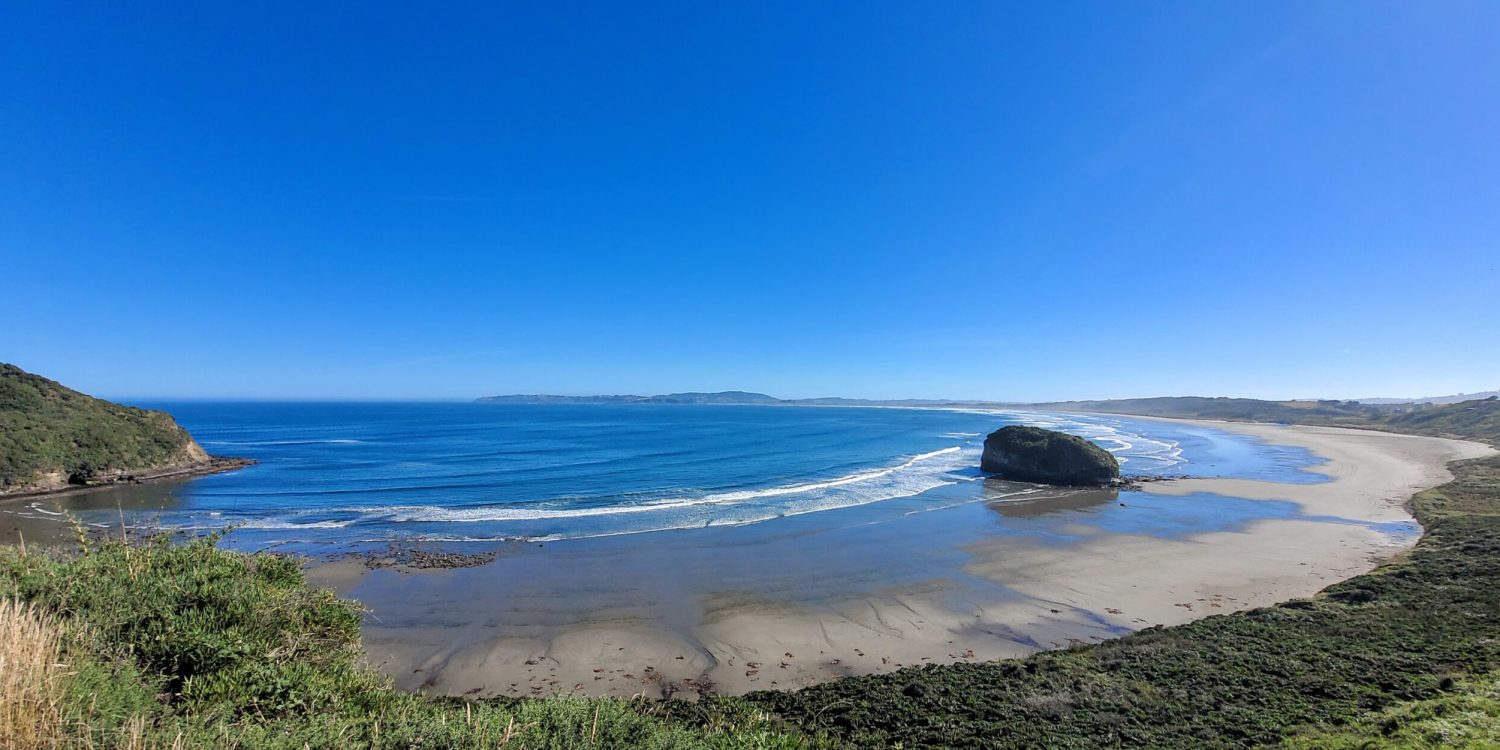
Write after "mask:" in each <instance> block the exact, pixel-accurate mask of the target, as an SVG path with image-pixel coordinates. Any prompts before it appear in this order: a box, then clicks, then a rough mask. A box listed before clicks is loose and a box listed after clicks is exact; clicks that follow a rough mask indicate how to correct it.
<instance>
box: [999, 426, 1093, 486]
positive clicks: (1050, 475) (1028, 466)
mask: <svg viewBox="0 0 1500 750" xmlns="http://www.w3.org/2000/svg"><path fill="white" fill-rule="evenodd" d="M979 468H980V469H982V470H984V471H988V472H992V473H995V474H999V475H1000V476H1002V477H1004V478H1006V479H1014V480H1016V481H1020V482H1038V483H1041V484H1061V485H1068V486H1076V487H1082V486H1089V485H1101V484H1108V483H1109V482H1111V481H1114V480H1116V479H1119V478H1120V462H1119V461H1117V460H1115V457H1114V455H1112V454H1111V453H1110V452H1109V451H1107V450H1104V449H1103V448H1100V447H1099V446H1097V445H1094V444H1093V443H1091V442H1089V441H1087V440H1084V439H1083V438H1081V437H1078V436H1076V435H1069V434H1067V433H1065V432H1056V431H1054V430H1044V429H1042V428H1040V427H1025V426H1022V425H1011V426H1010V427H1002V428H1000V429H998V430H996V431H994V432H992V433H990V434H989V436H988V437H986V438H985V439H984V454H983V455H982V456H981V457H980V461H979Z"/></svg>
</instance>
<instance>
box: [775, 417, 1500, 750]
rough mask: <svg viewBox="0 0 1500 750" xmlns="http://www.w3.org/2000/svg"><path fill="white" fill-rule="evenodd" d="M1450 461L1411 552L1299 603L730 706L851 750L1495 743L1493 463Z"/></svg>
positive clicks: (1433, 428) (1421, 513)
mask: <svg viewBox="0 0 1500 750" xmlns="http://www.w3.org/2000/svg"><path fill="white" fill-rule="evenodd" d="M1496 414H1500V403H1497V402H1495V401H1471V402H1466V403H1464V404H1454V405H1452V406H1444V407H1439V408H1435V409H1433V410H1431V411H1428V412H1427V413H1426V416H1425V418H1424V419H1422V420H1421V421H1420V422H1417V423H1406V424H1402V425H1400V426H1401V427H1402V428H1403V429H1406V430H1410V431H1414V432H1416V431H1420V432H1427V433H1429V434H1447V435H1464V436H1469V437H1477V438H1480V439H1485V440H1487V441H1489V442H1491V443H1500V428H1493V429H1492V428H1484V429H1483V430H1479V429H1476V428H1475V427H1474V425H1486V424H1488V425H1496V422H1495V415H1496ZM1370 426H1379V427H1385V428H1389V427H1392V426H1394V425H1388V424H1384V423H1382V424H1379V425H1370ZM1452 469H1453V471H1454V473H1455V477H1456V478H1455V480H1454V481H1453V482H1452V483H1450V484H1447V485H1444V486H1442V487H1439V488H1436V489H1433V490H1429V491H1427V492H1424V493H1421V494H1419V495H1417V496H1416V497H1415V498H1414V500H1413V507H1414V512H1415V514H1416V516H1417V518H1418V519H1419V520H1420V521H1421V522H1422V524H1423V526H1424V527H1425V528H1426V534H1425V535H1424V537H1423V538H1422V540H1421V542H1420V543H1419V544H1418V545H1417V547H1416V549H1415V550H1413V552H1412V553H1411V554H1409V555H1407V556H1406V557H1404V558H1401V559H1399V560H1397V561H1395V562H1392V563H1390V564H1388V565H1385V566H1383V567H1381V568H1379V569H1377V570H1375V571H1373V572H1371V573H1370V574H1367V575H1364V576H1359V577H1357V578H1353V579H1350V580H1348V581H1344V582H1342V583H1339V584H1336V585H1334V586H1331V587H1329V588H1328V589H1325V590H1324V591H1323V592H1322V593H1321V594H1320V595H1319V596H1318V597H1316V598H1315V599H1313V600H1303V601H1293V602H1288V603H1285V604H1282V605H1279V606H1275V607H1266V608H1262V609H1257V610H1252V611H1248V612H1241V613H1236V614H1230V615H1222V616H1216V617H1209V618H1206V619H1203V620H1199V621H1196V622H1192V623H1188V624H1185V625H1181V626H1177V627H1171V628H1152V629H1148V630H1144V631H1141V632H1140V633H1137V634H1134V635H1131V636H1127V637H1125V638H1120V639H1117V640H1114V641H1109V642H1106V643H1101V644H1098V645H1096V646H1092V647H1086V648H1079V649H1073V650H1068V651H1057V652H1048V653H1041V654H1037V655H1035V656H1032V657H1030V658H1027V659H1021V660H1013V661H1003V662H995V663H989V664H951V665H943V666H929V667H925V668H922V669H916V670H903V671H899V672H895V673H890V674H883V675H871V676H867V677H858V678H852V679H848V680H843V681H840V682H834V683H829V684H825V685H818V686H814V687H811V688H807V689H804V690H801V691H798V692H794V693H769V692H762V693H752V694H750V695H748V696H746V699H748V700H750V701H751V702H753V703H755V704H757V705H760V706H763V707H765V708H767V709H769V710H771V711H773V712H774V713H777V714H778V715H780V716H782V717H784V718H786V719H788V720H790V721H793V722H796V723H798V724H800V725H801V726H803V727H804V728H805V729H818V730H825V731H827V732H829V733H830V734H831V735H832V736H834V737H835V738H836V739H841V740H843V741H846V742H848V743H850V744H851V745H853V746H856V747H905V748H917V747H922V748H929V747H934V748H958V747H964V748H969V747H973V748H979V747H984V748H1000V747H1016V748H1022V747H1051V748H1093V747H1108V746H1128V747H1151V748H1239V747H1256V746H1261V745H1277V744H1279V743H1280V742H1281V741H1282V740H1283V738H1284V737H1286V736H1287V734H1288V733H1289V732H1292V731H1293V730H1294V729H1296V728H1297V727H1299V726H1300V727H1303V728H1302V729H1300V730H1297V732H1296V736H1297V739H1296V740H1295V741H1293V744H1292V747H1298V748H1315V747H1328V748H1343V747H1371V748H1378V747H1441V746H1444V745H1441V744H1438V745H1431V744H1428V745H1424V744H1422V743H1423V742H1425V741H1427V740H1426V739H1425V738H1430V737H1432V736H1437V735H1440V734H1441V733H1443V732H1448V731H1452V732H1453V733H1454V734H1453V735H1452V736H1454V737H1456V738H1460V739H1455V740H1454V741H1455V742H1459V741H1461V740H1462V741H1471V740H1468V739H1463V738H1467V737H1477V738H1479V739H1474V740H1472V741H1471V744H1472V746H1474V747H1497V746H1500V745H1497V744H1495V742H1493V741H1492V739H1491V738H1489V737H1488V736H1487V735H1486V734H1485V732H1489V733H1491V734H1493V732H1494V721H1493V716H1494V712H1493V708H1494V692H1493V686H1494V678H1493V676H1492V675H1493V674H1494V672H1495V670H1496V669H1497V668H1500V458H1488V459H1481V460H1476V461H1467V462H1462V463H1458V464H1454V465H1453V466H1452ZM1467 675H1479V676H1481V677H1479V678H1476V681H1475V682H1468V683H1466V682H1464V680H1465V676H1467ZM1483 675H1491V676H1490V677H1482V676H1483ZM1466 685H1467V686H1469V687H1467V688H1466V687H1464V686H1466ZM1455 689H1457V690H1459V691H1460V692H1459V693H1454V692H1453V691H1454V690H1455ZM1465 690H1469V691H1470V692H1469V693H1465V692H1463V691H1465ZM1486 691H1488V692H1486ZM1454 711H1457V712H1458V714H1462V716H1461V717H1459V718H1457V719H1454V717H1455V714H1454V713H1453V712H1454ZM1372 712H1374V713H1373V714H1372ZM1445 717H1446V718H1445ZM1449 719H1453V724H1452V726H1449V724H1446V723H1443V722H1445V721H1448V720H1449ZM1454 727H1458V728H1454ZM1462 732H1468V734H1467V735H1465V734H1462Z"/></svg>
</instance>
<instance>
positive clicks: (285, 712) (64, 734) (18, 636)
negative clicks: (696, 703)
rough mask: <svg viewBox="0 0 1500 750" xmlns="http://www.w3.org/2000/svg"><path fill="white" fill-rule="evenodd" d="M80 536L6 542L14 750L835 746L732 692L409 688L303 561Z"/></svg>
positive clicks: (4, 591) (5, 748)
mask: <svg viewBox="0 0 1500 750" xmlns="http://www.w3.org/2000/svg"><path fill="white" fill-rule="evenodd" d="M81 541H82V544H80V546H79V551H78V552H76V553H72V554H66V555H63V554H56V553H52V552H48V553H39V552H36V551H27V550H21V549H15V548H5V547H0V597H9V598H7V599H5V601H7V602H8V604H7V606H8V607H9V608H10V609H9V610H6V612H7V617H8V619H7V620H6V624H5V628H6V629H5V630H4V631H3V633H0V635H3V636H4V639H5V648H7V649H9V650H8V651H6V652H5V654H6V655H5V657H4V658H5V659H7V660H8V661H6V662H4V664H3V665H0V666H3V669H0V672H3V673H4V674H5V675H6V680H7V681H6V682H5V683H4V685H5V688H4V689H5V690H6V691H7V692H5V693H4V694H3V695H0V698H3V699H4V704H5V705H6V707H7V709H6V710H7V715H6V721H9V722H12V723H11V724H7V725H6V729H5V731H6V732H8V733H9V734H7V735H5V736H0V750H42V749H43V748H45V749H47V750H57V749H59V748H67V749H68V750H72V749H74V748H77V750H183V749H184V748H194V749H195V750H196V749H197V748H220V749H222V750H283V749H284V750H309V749H312V748H340V749H341V750H342V749H343V748H365V749H369V750H376V749H384V748H391V749H392V750H394V749H396V748H433V749H434V750H438V749H450V748H451V749H453V750H461V749H466V748H472V749H473V750H480V748H485V749H491V748H509V749H510V750H520V748H527V750H546V749H549V748H557V749H562V748H569V749H571V748H580V749H581V748H601V749H603V748H657V749H659V750H677V749H678V748H681V749H684V750H687V749H690V748H716V749H717V748H764V749H766V750H794V749H796V748H812V747H818V746H820V745H819V744H818V743H816V742H815V741H814V740H811V739H809V738H807V737H804V736H803V735H801V734H797V733H794V732H793V733H789V732H788V730H787V729H786V728H785V727H784V726H782V725H780V724H778V723H776V722H774V721H772V720H771V719H770V718H769V717H768V715H767V714H766V713H765V712H764V711H762V710H760V709H756V708H753V707H749V706H748V705H745V704H740V703H734V702H725V703H723V704H716V706H715V708H713V709H712V710H710V711H707V712H706V713H705V716H704V721H703V722H701V723H700V724H698V725H696V726H684V725H683V724H681V723H678V722H676V721H673V720H672V719H671V717H666V716H662V715H659V714H658V712H657V708H658V707H659V706H658V704H655V703H651V702H646V701H623V700H615V699H607V698H583V697H576V696H575V697H556V698H547V699H539V700H512V699H496V700H491V701H465V700H458V699H444V698H431V697H427V696H423V695H417V694H412V693H402V692H399V691H397V690H394V689H392V687H391V685H390V681H389V680H388V679H386V678H384V677H382V676H381V675H379V674H377V673H375V672H373V671H371V670H370V669H368V668H367V667H365V666H364V665H363V664H362V663H361V661H360V659H361V650H360V648H359V623H360V616H361V613H360V610H359V608H358V606H357V605H355V604H354V603H352V602H348V601H344V600H341V599H339V598H338V597H336V596H334V595H333V594H332V593H330V592H327V591H322V590H319V589H315V588H313V587H311V586H309V585H307V583H306V582H305V580H304V579H303V577H302V573H301V570H300V569H299V567H298V562H297V561H296V560H293V559H289V558H285V557H279V556H275V555H267V554H257V555H246V554H240V553H235V552H227V551H224V550H221V549H219V548H218V547H217V545H216V539H213V538H208V539H200V540H196V541H191V542H187V543H183V544H174V543H172V542H170V541H169V540H168V539H166V538H158V539H155V540H147V541H133V540H120V539H115V540H106V541H97V540H90V539H87V538H86V537H85V538H84V539H82V540H81ZM17 601H20V602H24V604H17V603H16V602H17ZM12 631H14V632H12ZM10 651H15V652H16V653H15V654H11V653H10ZM60 655H62V656H65V657H66V658H65V659H62V660H65V661H67V662H68V667H66V668H62V667H60V666H58V665H59V663H60V661H61V660H60V658H59V657H60ZM12 661H14V665H13V664H12ZM12 682H13V683H14V684H12ZM12 694H14V695H15V696H18V697H21V698H23V700H14V699H12V698H11V697H10V696H11V695H12ZM12 706H14V709H13V710H12V709H11V707H12ZM12 714H13V715H12ZM13 725H14V728H12V726H13ZM11 734H14V735H15V736H17V737H20V738H22V739H20V740H12V739H10V735H11ZM29 738H34V739H29Z"/></svg>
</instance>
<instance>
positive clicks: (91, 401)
mask: <svg viewBox="0 0 1500 750" xmlns="http://www.w3.org/2000/svg"><path fill="white" fill-rule="evenodd" d="M216 465H218V464H216V461H215V459H214V458H212V457H211V456H209V455H208V452H207V451H205V450H203V446H201V445H199V444H198V442H197V441H196V440H194V439H193V436H192V435H189V434H188V432H187V430H184V429H183V428H182V426H181V425H179V424H177V421H176V420H175V419H173V418H172V416H171V415H170V414H166V413H164V412H159V411H151V410H147V409H137V408H134V407H130V406H125V405H122V404H116V403H112V402H110V401H105V400H103V399H97V398H94V397H92V396H89V395H87V394H85V393H80V392H78V391H75V390H73V389H71V388H68V387H66V386H63V385H61V384H59V383H57V382H55V381H52V380H48V379H47V378H44V377H41V376H39V375H33V374H31V373H29V372H26V371H24V370H22V369H21V368H19V367H16V366H14V365H8V364H3V363H0V496H9V495H19V494H31V493H38V492H50V491H56V490H64V489H69V488H73V487H86V486H93V485H100V484H113V483H119V482H130V481H139V480H144V479H153V478H158V477H162V476H172V475H177V474H188V473H195V472H201V471H207V470H214V467H215V466H216Z"/></svg>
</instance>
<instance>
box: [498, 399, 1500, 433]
mask: <svg viewBox="0 0 1500 750" xmlns="http://www.w3.org/2000/svg"><path fill="white" fill-rule="evenodd" d="M1486 395H1488V396H1489V397H1490V398H1494V396H1493V395H1491V394H1477V396H1479V397H1478V398H1474V399H1467V398H1465V399H1463V400H1464V401H1465V402H1467V401H1471V400H1472V401H1475V402H1478V401H1482V400H1484V399H1483V397H1484V396H1486ZM478 401H480V402H482V403H489V404H742V405H759V406H895V407H908V408H910V407H926V408H929V409H944V408H946V409H1016V410H1035V411H1047V412H1082V413H1097V414H1123V415H1135V416H1143V417H1170V418H1176V419H1219V420H1226V421H1231V422H1283V423H1292V422H1295V423H1299V424H1325V425H1335V426H1337V425H1344V426H1364V427H1368V426H1370V423H1371V422H1372V421H1373V422H1389V423H1390V424H1391V427H1392V428H1395V429H1399V428H1400V425H1401V421H1402V420H1410V419H1412V418H1414V417H1416V416H1417V415H1419V414H1422V413H1424V412H1427V411H1430V410H1432V409H1434V408H1436V407H1437V406H1439V405H1443V404H1451V403H1454V401H1453V397H1440V398H1429V399H1423V400H1420V401H1396V400H1394V399H1379V400H1377V401H1375V402H1372V403H1365V402H1361V401H1342V400H1338V399H1300V400H1287V401H1267V400H1262V399H1254V398H1229V397H1225V396H1163V397H1155V398H1122V399H1106V400H1098V401H1047V402H1040V403H1026V402H1019V401H982V400H974V399H920V398H913V399H863V398H843V397H839V396H826V397H822V398H777V397H775V396H769V395H766V394H764V393H754V392H751V391H716V392H712V393H704V392H689V393H667V394H663V395H659V396H634V395H608V396H555V395H541V394H537V395H510V396H486V397H484V398H481V399H478Z"/></svg>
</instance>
